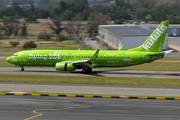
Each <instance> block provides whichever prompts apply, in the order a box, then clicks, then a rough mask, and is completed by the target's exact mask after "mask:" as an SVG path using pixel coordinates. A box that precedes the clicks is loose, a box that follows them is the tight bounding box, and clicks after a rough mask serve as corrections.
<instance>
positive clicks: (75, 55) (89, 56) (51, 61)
mask: <svg viewBox="0 0 180 120" xmlns="http://www.w3.org/2000/svg"><path fill="white" fill-rule="evenodd" d="M168 25H169V22H168V21H164V22H162V23H161V24H160V25H159V26H158V28H157V29H156V30H155V31H154V32H153V33H152V35H151V36H150V37H149V38H148V39H147V40H146V41H145V43H144V44H143V45H142V46H140V47H137V48H133V49H130V50H126V51H122V49H121V50H120V51H105V50H97V51H96V50H27V51H21V52H17V53H15V54H14V55H13V56H11V57H8V58H7V59H6V61H8V62H10V63H12V64H15V65H16V66H21V67H23V66H55V67H56V69H57V70H62V71H73V70H74V69H85V68H90V69H91V68H93V67H125V66H132V65H138V64H143V63H148V62H152V61H154V60H157V59H161V58H163V57H164V54H166V52H163V53H162V48H163V45H164V40H165V37H166V33H167V29H168ZM123 47H124V45H123V46H122V48H123Z"/></svg>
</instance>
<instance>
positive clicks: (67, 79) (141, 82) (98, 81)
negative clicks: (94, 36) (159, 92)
mask: <svg viewBox="0 0 180 120" xmlns="http://www.w3.org/2000/svg"><path fill="white" fill-rule="evenodd" d="M0 82H17V83H58V84H60V83H63V84H93V85H130V86H167V87H180V79H176V78H174V79H173V78H146V77H144V78H139V77H101V76H99V77H97V76H95V77H94V76H73V77H72V76H53V75H16V74H11V75H9V74H1V77H0Z"/></svg>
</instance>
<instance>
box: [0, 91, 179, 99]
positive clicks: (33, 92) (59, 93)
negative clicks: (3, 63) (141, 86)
mask: <svg viewBox="0 0 180 120" xmlns="http://www.w3.org/2000/svg"><path fill="white" fill-rule="evenodd" d="M9 92H26V94H56V95H57V94H58V95H93V96H127V97H166V98H169V97H171V98H178V97H180V96H163V95H162V96H159V95H129V94H98V93H93V94H91V93H61V92H39V91H35V90H33V91H11V90H6V91H0V93H9Z"/></svg>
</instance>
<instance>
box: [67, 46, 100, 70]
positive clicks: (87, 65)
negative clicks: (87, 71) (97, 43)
mask: <svg viewBox="0 0 180 120" xmlns="http://www.w3.org/2000/svg"><path fill="white" fill-rule="evenodd" d="M98 53H99V49H98V50H97V51H96V53H95V54H94V55H93V57H92V58H91V59H89V60H81V61H67V62H66V63H73V64H74V65H83V66H86V67H89V68H93V66H92V64H91V62H92V61H95V60H96V58H97V56H98Z"/></svg>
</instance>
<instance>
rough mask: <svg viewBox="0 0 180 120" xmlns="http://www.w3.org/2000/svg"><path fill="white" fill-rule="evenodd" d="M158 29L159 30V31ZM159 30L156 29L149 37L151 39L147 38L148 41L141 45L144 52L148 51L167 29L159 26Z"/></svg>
mask: <svg viewBox="0 0 180 120" xmlns="http://www.w3.org/2000/svg"><path fill="white" fill-rule="evenodd" d="M159 28H160V29H159ZM159 28H157V29H156V32H155V33H154V34H152V35H151V37H150V38H149V41H148V42H147V43H146V44H145V45H143V48H144V49H145V50H147V51H148V50H149V49H150V48H151V46H153V44H154V43H155V42H156V41H157V39H158V38H159V37H160V36H161V35H162V34H163V33H164V31H165V30H166V29H167V26H165V25H161V26H160V27H159Z"/></svg>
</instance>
